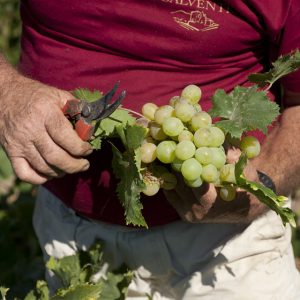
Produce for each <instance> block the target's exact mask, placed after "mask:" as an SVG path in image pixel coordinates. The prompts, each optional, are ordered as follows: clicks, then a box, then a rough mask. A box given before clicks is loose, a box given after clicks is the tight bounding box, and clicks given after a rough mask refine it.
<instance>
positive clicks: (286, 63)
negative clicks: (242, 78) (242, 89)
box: [249, 49, 300, 87]
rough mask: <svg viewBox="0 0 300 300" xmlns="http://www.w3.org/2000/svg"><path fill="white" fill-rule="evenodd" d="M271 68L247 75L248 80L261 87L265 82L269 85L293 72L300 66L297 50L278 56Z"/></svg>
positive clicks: (299, 54) (299, 56) (299, 55)
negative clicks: (263, 71)
mask: <svg viewBox="0 0 300 300" xmlns="http://www.w3.org/2000/svg"><path fill="white" fill-rule="evenodd" d="M272 66H273V68H272V69H271V70H269V71H268V72H265V73H255V74H251V75H250V76H249V81H251V82H254V83H257V84H258V85H259V86H261V87H263V86H265V85H267V84H269V85H270V86H271V85H272V84H273V83H274V82H275V81H276V80H278V79H280V78H282V77H283V76H286V75H288V74H290V73H292V72H295V71H297V70H298V68H299V67H300V52H299V50H298V49H297V50H295V51H292V52H291V53H289V54H286V55H282V56H280V57H279V58H278V59H277V60H276V61H275V62H274V63H272Z"/></svg>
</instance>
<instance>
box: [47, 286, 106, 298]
mask: <svg viewBox="0 0 300 300" xmlns="http://www.w3.org/2000/svg"><path fill="white" fill-rule="evenodd" d="M102 287H103V284H102V282H100V283H98V284H91V283H81V284H77V285H75V286H71V287H69V288H68V289H66V290H59V291H58V292H57V294H56V295H55V296H53V297H51V298H50V300H83V299H86V300H88V299H95V300H97V299H99V300H100V299H102V298H100V295H101V291H102Z"/></svg>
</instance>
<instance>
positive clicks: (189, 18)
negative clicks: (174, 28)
mask: <svg viewBox="0 0 300 300" xmlns="http://www.w3.org/2000/svg"><path fill="white" fill-rule="evenodd" d="M172 15H173V19H174V21H175V22H176V23H178V24H179V25H180V26H182V27H183V28H186V29H188V30H195V31H208V30H212V29H217V28H218V27H219V24H217V23H215V22H214V21H213V20H212V19H210V18H208V17H207V15H206V14H205V13H204V12H203V11H200V10H195V11H192V12H186V11H184V10H177V11H174V12H172Z"/></svg>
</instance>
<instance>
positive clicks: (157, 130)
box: [149, 122, 167, 141]
mask: <svg viewBox="0 0 300 300" xmlns="http://www.w3.org/2000/svg"><path fill="white" fill-rule="evenodd" d="M149 132H150V135H151V136H152V137H153V138H154V139H155V140H157V141H163V140H165V139H166V138H167V136H166V134H165V133H164V131H163V129H162V127H161V126H160V125H159V124H157V123H155V122H150V124H149Z"/></svg>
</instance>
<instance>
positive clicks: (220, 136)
mask: <svg viewBox="0 0 300 300" xmlns="http://www.w3.org/2000/svg"><path fill="white" fill-rule="evenodd" d="M210 133H211V135H212V140H211V144H210V146H211V147H220V146H221V145H223V143H224V141H225V134H224V132H223V131H222V130H221V129H220V128H218V127H215V126H212V127H210Z"/></svg>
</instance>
